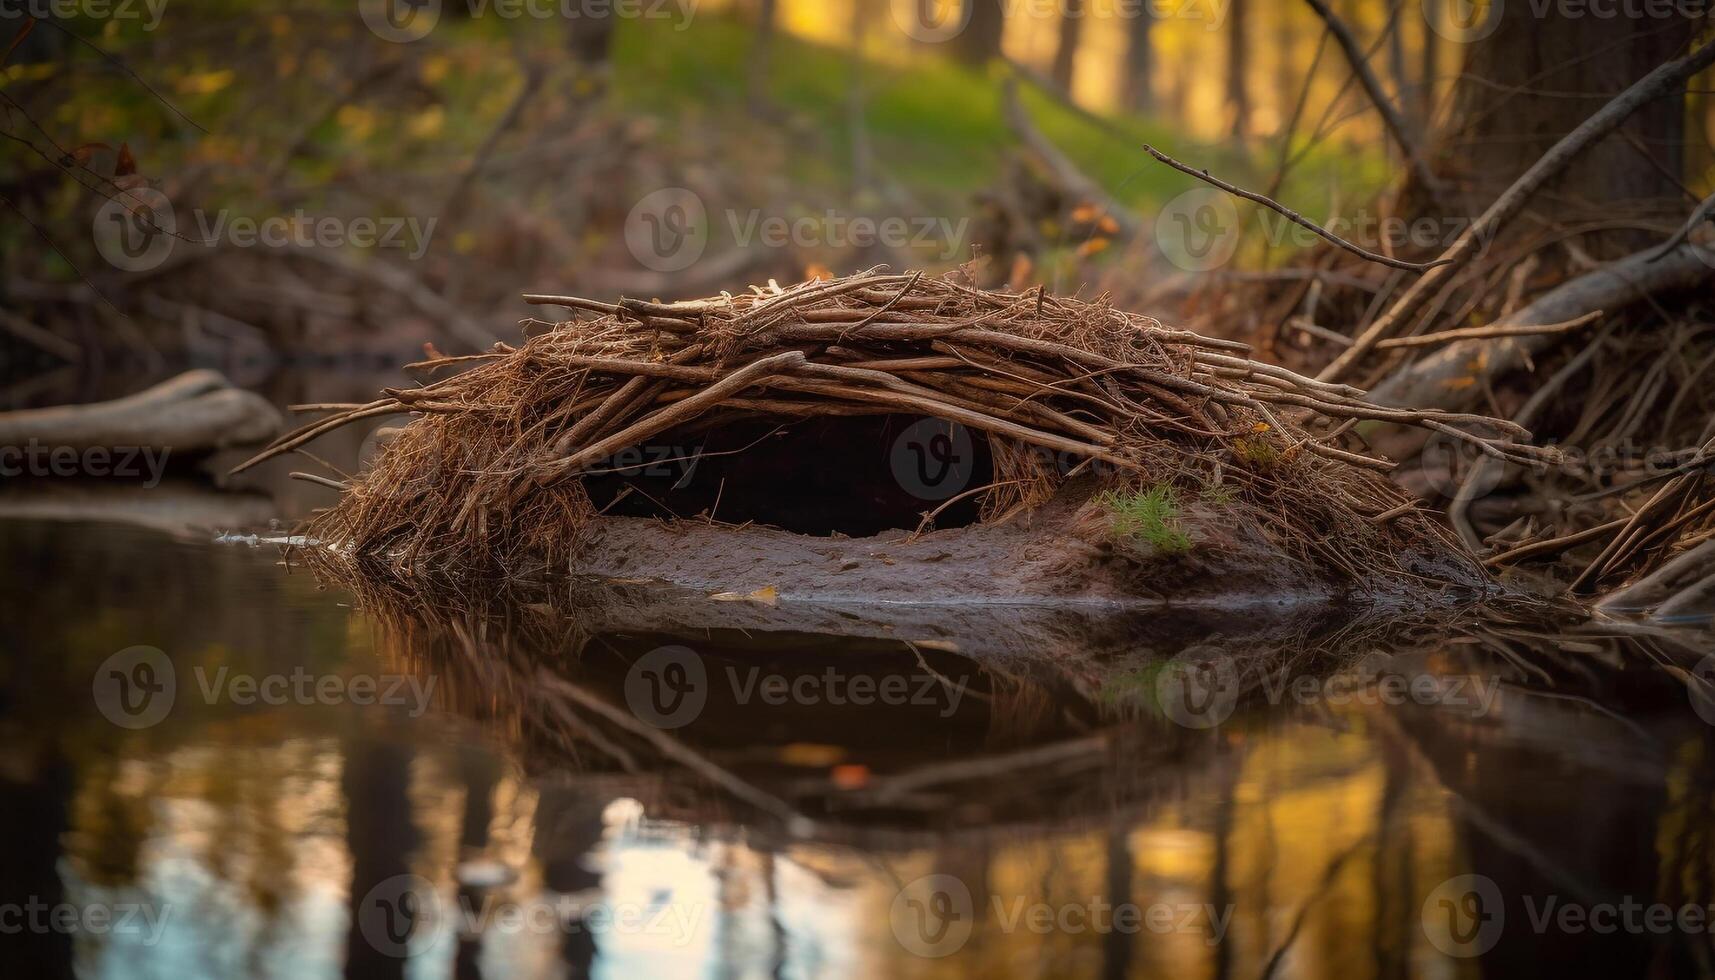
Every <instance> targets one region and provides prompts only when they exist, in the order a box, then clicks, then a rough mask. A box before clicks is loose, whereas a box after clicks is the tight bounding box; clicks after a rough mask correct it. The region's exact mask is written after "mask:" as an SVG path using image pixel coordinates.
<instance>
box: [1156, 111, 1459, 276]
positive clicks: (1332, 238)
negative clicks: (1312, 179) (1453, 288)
mask: <svg viewBox="0 0 1715 980" xmlns="http://www.w3.org/2000/svg"><path fill="white" fill-rule="evenodd" d="M1143 152H1145V153H1147V154H1149V155H1150V156H1152V157H1154V158H1155V159H1157V160H1160V161H1161V162H1162V163H1165V164H1167V165H1168V166H1169V167H1172V168H1173V169H1174V170H1177V171H1179V172H1180V173H1182V174H1190V175H1191V176H1193V177H1195V178H1197V179H1198V180H1201V181H1204V182H1205V183H1208V184H1213V185H1214V186H1216V187H1219V188H1220V189H1221V190H1224V191H1226V192H1227V193H1228V194H1232V195H1233V196H1235V197H1242V198H1244V199H1245V200H1247V201H1251V202H1254V203H1256V204H1260V205H1262V206H1263V207H1265V208H1268V209H1269V210H1271V211H1274V212H1275V213H1277V214H1279V215H1281V216H1282V217H1284V218H1286V219H1287V220H1288V221H1291V222H1292V223H1294V224H1297V225H1302V226H1303V227H1305V228H1308V229H1310V230H1311V231H1313V232H1315V233H1316V234H1317V235H1319V236H1320V237H1322V238H1323V239H1325V240H1327V241H1328V242H1330V243H1332V244H1334V245H1338V246H1339V247H1341V248H1343V249H1345V250H1346V251H1348V252H1351V253H1352V254H1353V255H1356V256H1358V257H1359V258H1362V259H1365V260H1366V261H1369V262H1375V263H1378V264H1380V265H1385V266H1388V267H1390V268H1394V269H1404V270H1406V271H1407V272H1427V271H1429V270H1430V269H1433V268H1435V267H1436V266H1438V265H1445V264H1447V263H1448V262H1451V261H1452V259H1437V260H1435V261H1434V262H1406V261H1404V260H1401V259H1396V258H1392V257H1390V256H1386V255H1381V254H1379V253H1376V252H1372V251H1370V250H1369V249H1367V248H1362V247H1360V246H1358V245H1354V244H1352V243H1351V242H1348V241H1346V240H1345V239H1344V238H1341V237H1340V236H1339V235H1336V234H1334V233H1333V232H1331V231H1328V230H1327V229H1325V228H1323V227H1321V226H1320V225H1318V224H1316V222H1314V221H1311V220H1310V219H1309V218H1306V217H1305V216H1304V215H1302V214H1299V213H1298V212H1297V211H1294V210H1292V209H1291V208H1289V207H1287V206H1286V205H1284V204H1281V203H1280V202H1278V201H1276V200H1274V199H1273V198H1270V197H1265V196H1263V195H1261V194H1258V193H1257V192H1255V191H1247V190H1245V189H1244V188H1243V187H1239V186H1238V185H1236V184H1229V183H1227V182H1226V181H1224V180H1222V179H1221V178H1219V177H1216V176H1214V175H1213V174H1210V173H1209V171H1207V170H1198V169H1197V168H1195V167H1193V166H1191V165H1190V164H1188V163H1181V162H1179V161H1178V160H1175V159H1173V158H1172V157H1170V156H1168V155H1167V154H1165V153H1163V152H1161V151H1160V150H1158V149H1156V148H1155V147H1153V146H1150V145H1149V144H1148V143H1145V144H1144V145H1143Z"/></svg>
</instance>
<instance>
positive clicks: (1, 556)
mask: <svg viewBox="0 0 1715 980" xmlns="http://www.w3.org/2000/svg"><path fill="white" fill-rule="evenodd" d="M170 525H171V522H170V521H162V522H157V523H156V525H155V526H154V527H148V526H143V525H142V524H139V523H137V520H136V518H135V516H134V515H133V518H132V523H129V524H119V523H114V524H106V523H89V522H71V523H67V522H48V521H42V520H11V521H6V522H0V568H4V569H5V570H6V571H5V573H4V574H5V575H6V576H7V580H6V582H5V585H4V591H3V598H0V615H3V616H4V622H5V623H6V625H7V627H8V633H9V636H8V642H7V644H6V652H5V655H4V658H3V659H0V845H3V848H4V851H5V854H6V858H5V864H4V873H3V876H0V888H3V890H0V947H4V949H5V952H4V953H3V954H0V956H3V957H4V960H3V961H4V962H6V963H7V966H6V967H5V972H6V973H7V975H11V976H19V977H25V976H30V977H35V976H57V975H73V974H75V975H79V976H87V977H169V978H173V980H189V978H193V977H237V976H268V977H299V976H308V977H314V976H339V975H348V976H359V977H372V976H410V977H419V978H422V977H444V976H483V977H501V976H522V977H564V976H584V975H599V976H605V977H677V976H685V977H751V976H758V977H761V976H781V977H837V976H921V977H928V976H991V977H992V976H1009V975H1023V976H1044V977H1062V976H1102V977H1120V976H1136V977H1210V978H1226V977H1261V976H1269V975H1274V976H1293V977H1313V976H1340V977H1353V978H1359V977H1378V978H1386V977H1457V976H1505V977H1516V976H1527V975H1554V974H1556V973H1564V974H1570V975H1599V976H1641V975H1651V976H1670V975H1673V976H1677V975H1697V974H1699V973H1708V972H1710V971H1711V969H1712V966H1715V943H1712V942H1711V940H1710V935H1709V929H1710V928H1715V926H1712V925H1711V924H1710V923H1711V920H1715V912H1712V911H1711V910H1710V909H1709V906H1710V905H1711V904H1712V903H1715V850H1712V840H1711V837H1712V834H1715V819H1712V802H1711V801H1712V796H1715V761H1712V759H1711V750H1712V748H1715V740H1712V738H1711V734H1712V732H1715V729H1712V727H1711V724H1709V723H1708V722H1706V721H1705V720H1704V717H1703V716H1704V715H1707V716H1708V717H1709V719H1710V721H1715V709H1712V708H1711V706H1710V704H1708V703H1704V702H1698V701H1695V700H1694V698H1693V697H1691V696H1689V695H1688V694H1687V693H1686V687H1685V686H1684V684H1683V683H1682V680H1681V679H1677V678H1676V676H1675V675H1674V674H1672V673H1671V672H1669V671H1664V670H1645V669H1643V667H1642V665H1643V664H1644V663H1646V662H1648V661H1649V660H1651V659H1662V660H1671V661H1673V662H1675V663H1677V664H1679V665H1680V666H1682V667H1685V668H1687V669H1692V668H1695V666H1696V664H1697V663H1698V657H1699V656H1700V655H1701V654H1702V653H1705V652H1707V651H1708V643H1707V638H1706V637H1699V636H1696V635H1684V636H1679V637H1670V638H1664V637H1651V636H1644V635H1641V634H1640V635H1635V636H1626V635H1623V634H1626V633H1628V632H1631V631H1630V630H1629V629H1628V628H1626V627H1621V626H1613V627H1594V626H1590V625H1582V626H1580V625H1577V624H1565V623H1563V624H1561V625H1559V626H1554V627H1546V626H1544V625H1543V624H1541V623H1532V622H1527V621H1524V620H1521V619H1519V618H1518V617H1516V616H1508V615H1505V614H1501V613H1495V612H1488V613H1484V614H1481V615H1479V614H1476V613H1473V612H1469V611H1467V612H1462V613H1458V614H1457V615H1451V616H1447V617H1444V619H1443V621H1440V622H1431V623H1427V624H1425V623H1416V624H1409V625H1399V624H1395V625H1381V626H1378V625H1377V624H1374V623H1364V622H1356V621H1354V620H1353V618H1352V614H1351V613H1342V614H1341V615H1340V616H1337V617H1335V621H1333V622H1321V623H1284V624H1283V623H1276V622H1271V621H1265V620H1264V618H1263V617H1261V616H1260V615H1258V614H1255V613H1252V612H1225V613H1223V612H1220V611H1215V612H1208V611H1204V612H1200V613H1191V612H1186V611H1177V612H1171V613H1169V612H1154V613H1148V614H1132V615H1129V616H1127V617H1125V618H1123V619H1121V620H1117V621H1113V622H1107V623H1102V624H1091V623H1089V622H1086V621H1077V622H1058V621H1051V619H1052V617H1050V619H1049V620H1044V619H1043V618H1042V616H1041V614H1040V611H1022V612H1021V611H1019V610H1006V609H997V610H994V611H992V620H985V619H984V616H987V615H990V614H989V613H982V612H978V613H976V614H972V613H970V612H969V611H965V612H964V613H961V616H962V617H963V618H962V620H961V623H962V625H961V626H960V628H959V629H957V630H953V631H940V632H937V631H936V630H934V629H932V628H929V627H918V626H913V625H911V624H912V622H914V621H927V619H924V617H927V618H928V619H932V618H933V616H932V614H933V612H934V610H932V609H930V610H919V611H917V612H919V613H922V616H920V617H919V618H918V620H913V618H912V615H913V613H912V611H909V610H907V611H904V612H901V611H899V610H893V611H886V612H882V613H878V612H876V611H873V610H861V609H853V610H845V611H843V612H842V611H840V610H834V611H833V612H832V613H831V615H833V616H834V617H835V618H836V619H844V620H846V621H849V622H850V623H851V624H852V625H851V628H850V630H849V631H845V632H846V633H847V635H845V636H827V635H815V634H813V633H808V632H791V631H782V630H777V629H771V628H769V624H770V623H778V622H783V621H786V620H783V619H782V617H786V616H787V615H788V614H789V613H790V611H791V610H790V608H789V607H790V603H789V602H784V601H778V600H775V601H773V602H772V604H771V600H770V598H769V597H768V596H748V595H746V596H733V597H722V598H720V599H716V600H708V599H706V598H703V597H691V598H689V599H685V600H684V601H675V600H674V599H673V597H671V596H665V597H664V596H662V595H659V594H658V593H656V592H654V591H652V590H651V589H650V588H649V587H647V586H643V585H640V584H636V583H620V584H612V583H609V584H605V585H595V584H591V583H582V584H569V585H568V584H561V585H557V586H554V587H552V588H548V587H544V588H542V589H539V590H536V591H535V592H533V593H531V594H524V595H512V596H508V597H505V598H504V599H503V600H496V601H492V602H490V601H487V599H485V598H481V597H467V598H466V599H465V600H460V601H458V602H453V601H450V600H446V599H444V598H442V599H437V600H435V601H432V602H425V601H424V600H423V597H421V596H412V595H409V594H407V593H405V592H403V591H397V590H396V591H393V592H391V593H388V592H386V591H384V590H380V589H368V588H365V589H364V590H363V598H362V600H361V601H360V600H359V599H358V598H357V597H355V596H354V595H353V594H352V593H351V592H349V591H346V590H345V589H342V588H339V587H326V588H324V587H323V586H322V585H320V584H319V583H318V581H317V579H316V578H315V577H314V576H313V575H311V574H310V573H309V572H308V571H306V570H305V569H303V568H287V567H285V566H283V565H281V564H280V555H279V551H278V549H276V548H271V547H250V546H246V545H241V544H216V543H213V542H210V541H209V540H208V539H207V536H206V535H183V534H172V533H167V532H166V531H165V530H163V528H166V527H169V526H170ZM662 610H667V611H669V612H670V613H671V614H670V615H668V614H666V613H663V612H662ZM699 617H705V618H706V619H707V620H708V622H707V624H706V625H705V626H704V627H701V628H699V626H698V625H697V624H698V623H699V622H700V621H701V620H700V619H699ZM788 619H789V617H788ZM986 622H991V623H992V625H990V626H987V627H985V625H984V624H985V623H986ZM747 623H748V624H749V625H747ZM1021 631H1023V632H1021ZM1025 635H1028V636H1029V637H1032V638H1033V639H1032V640H1031V642H1030V643H1028V644H1021V643H1020V642H1018V638H1019V637H1020V636H1025ZM1032 644H1035V645H1037V646H1040V649H1034V648H1033V647H1032ZM1165 658H1176V659H1165ZM1164 659H1165V665H1164ZM1185 665H1192V666H1185ZM1431 678H1440V679H1439V680H1431ZM1230 681H1237V682H1238V683H1236V684H1232V683H1229V682H1230ZM1699 709H1701V710H1699Z"/></svg>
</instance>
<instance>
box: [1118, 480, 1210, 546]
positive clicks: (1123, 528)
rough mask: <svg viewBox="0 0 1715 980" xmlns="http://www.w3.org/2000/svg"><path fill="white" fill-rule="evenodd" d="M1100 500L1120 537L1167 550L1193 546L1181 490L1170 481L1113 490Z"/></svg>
mask: <svg viewBox="0 0 1715 980" xmlns="http://www.w3.org/2000/svg"><path fill="white" fill-rule="evenodd" d="M1097 503H1099V504H1101V506H1102V508H1103V509H1105V510H1106V511H1107V512H1108V519H1109V522H1110V524H1109V526H1110V528H1111V530H1112V532H1113V534H1114V536H1115V537H1116V538H1122V539H1125V540H1130V541H1141V542H1143V543H1144V544H1147V545H1149V547H1150V548H1152V549H1154V550H1155V551H1158V552H1161V553H1163V554H1178V553H1180V552H1184V551H1190V550H1191V538H1190V536H1188V535H1187V534H1186V533H1185V529H1184V528H1183V527H1181V526H1180V521H1179V514H1180V512H1179V492H1178V491H1177V490H1175V489H1173V488H1172V487H1170V486H1168V485H1167V484H1165V483H1157V484H1155V485H1154V486H1152V487H1149V488H1148V489H1146V490H1128V491H1124V492H1121V491H1116V490H1109V491H1107V492H1106V493H1103V494H1102V495H1101V496H1100V497H1098V498H1097Z"/></svg>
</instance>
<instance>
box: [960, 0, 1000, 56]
mask: <svg viewBox="0 0 1715 980" xmlns="http://www.w3.org/2000/svg"><path fill="white" fill-rule="evenodd" d="M1000 4H1001V0H965V11H964V15H963V16H964V19H965V29H964V30H963V31H961V32H959V35H958V37H956V38H954V39H953V44H952V52H953V56H954V57H955V58H957V59H959V60H960V61H962V62H964V63H965V64H967V65H984V64H987V63H988V60H989V59H990V58H994V57H996V56H998V55H999V54H1000V40H1001V35H1002V34H1004V33H1005V30H1006V14H1005V12H1004V11H1003V10H1002V9H1001V6H1000Z"/></svg>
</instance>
